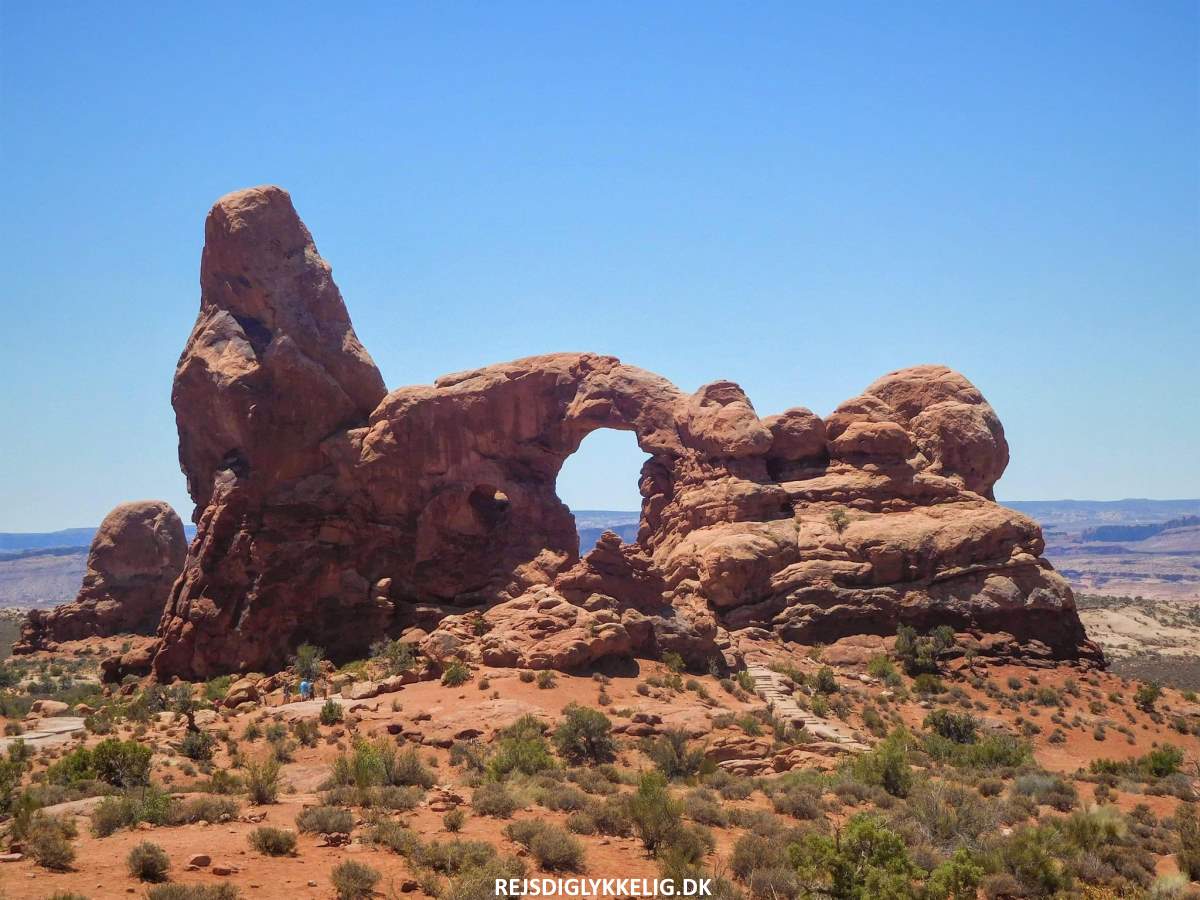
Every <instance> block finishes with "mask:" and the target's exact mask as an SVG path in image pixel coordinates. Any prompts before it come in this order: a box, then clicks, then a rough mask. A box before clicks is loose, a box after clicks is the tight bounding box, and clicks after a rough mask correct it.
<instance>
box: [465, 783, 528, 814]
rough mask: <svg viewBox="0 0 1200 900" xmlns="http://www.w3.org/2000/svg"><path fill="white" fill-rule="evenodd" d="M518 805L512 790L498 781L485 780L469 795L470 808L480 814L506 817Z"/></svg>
mask: <svg viewBox="0 0 1200 900" xmlns="http://www.w3.org/2000/svg"><path fill="white" fill-rule="evenodd" d="M519 806H520V804H519V803H518V802H517V799H516V797H514V796H513V794H512V792H511V791H509V789H508V788H507V787H505V786H504V785H503V784H502V783H500V782H498V781H485V782H484V783H483V784H481V785H479V787H477V788H475V793H474V794H473V795H472V797H471V808H472V809H473V810H475V812H477V813H479V814H480V815H482V816H494V817H495V818H498V819H507V818H508V817H509V816H511V815H512V814H513V813H514V812H515V811H516V810H517V809H518V808H519Z"/></svg>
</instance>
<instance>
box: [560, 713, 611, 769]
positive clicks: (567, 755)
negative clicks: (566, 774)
mask: <svg viewBox="0 0 1200 900" xmlns="http://www.w3.org/2000/svg"><path fill="white" fill-rule="evenodd" d="M554 746H555V748H556V749H557V750H558V752H559V753H560V754H561V755H562V756H563V758H564V759H567V760H568V761H570V762H572V763H584V762H588V763H604V762H609V761H610V760H612V759H613V758H615V756H616V744H615V743H614V741H613V738H612V722H610V721H609V719H608V716H606V715H604V713H602V712H600V711H599V710H596V709H589V708H588V707H586V706H579V705H578V704H575V703H571V704H568V705H567V707H566V708H565V709H564V710H563V719H562V721H561V722H559V725H558V727H557V728H556V729H555V731H554Z"/></svg>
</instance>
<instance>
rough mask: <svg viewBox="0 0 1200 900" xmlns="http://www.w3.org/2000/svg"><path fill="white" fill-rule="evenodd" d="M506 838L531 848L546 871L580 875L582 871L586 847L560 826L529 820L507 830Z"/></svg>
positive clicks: (515, 824) (530, 850)
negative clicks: (578, 873)
mask: <svg viewBox="0 0 1200 900" xmlns="http://www.w3.org/2000/svg"><path fill="white" fill-rule="evenodd" d="M504 834H505V836H507V837H508V838H509V839H510V840H512V841H515V842H516V843H518V844H521V845H523V846H524V847H526V848H528V850H529V852H530V853H531V854H532V855H533V858H534V859H536V860H537V861H538V864H539V865H540V866H541V867H542V868H543V869H546V870H547V871H551V872H559V871H567V872H579V871H582V869H583V857H584V853H583V845H582V844H580V843H579V841H578V840H576V839H575V838H574V837H572V836H571V835H570V834H569V833H568V832H566V831H564V830H563V829H562V828H560V827H559V826H557V825H554V824H552V823H550V822H544V821H541V820H537V819H526V820H524V821H521V822H513V823H512V824H511V825H507V826H505V829H504Z"/></svg>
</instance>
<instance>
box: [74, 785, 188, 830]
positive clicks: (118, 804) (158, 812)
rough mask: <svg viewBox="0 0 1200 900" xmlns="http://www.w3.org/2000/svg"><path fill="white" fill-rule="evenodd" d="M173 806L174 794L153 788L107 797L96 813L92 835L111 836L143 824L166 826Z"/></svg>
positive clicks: (94, 813)
mask: <svg viewBox="0 0 1200 900" xmlns="http://www.w3.org/2000/svg"><path fill="white" fill-rule="evenodd" d="M172 806H173V804H172V801H171V797H170V795H168V794H167V793H166V792H164V791H162V790H161V789H159V788H157V787H154V786H152V785H151V786H147V787H145V788H137V789H132V790H126V791H125V792H124V793H122V794H116V795H113V796H109V797H105V798H104V799H103V800H101V801H100V802H99V803H98V804H97V805H96V807H95V808H94V809H93V810H92V834H94V835H96V836H97V837H107V836H108V835H110V834H112V833H113V832H115V831H117V830H119V829H121V828H133V827H134V826H135V825H137V824H138V823H139V822H149V823H150V824H152V825H165V824H167V822H168V821H169V820H170V817H171V811H172Z"/></svg>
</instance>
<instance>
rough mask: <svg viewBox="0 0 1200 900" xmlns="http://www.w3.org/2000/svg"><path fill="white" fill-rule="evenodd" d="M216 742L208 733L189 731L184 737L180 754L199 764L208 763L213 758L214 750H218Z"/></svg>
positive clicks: (180, 745) (180, 746)
mask: <svg viewBox="0 0 1200 900" xmlns="http://www.w3.org/2000/svg"><path fill="white" fill-rule="evenodd" d="M216 743H217V742H216V741H215V740H214V739H213V736H212V735H211V734H209V733H208V732H206V731H189V732H187V734H185V735H184V736H183V740H182V741H180V744H179V752H180V753H182V754H183V755H184V756H186V757H187V758H188V759H194V760H196V761H197V762H208V761H209V760H211V759H212V758H213V750H214V749H216Z"/></svg>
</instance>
